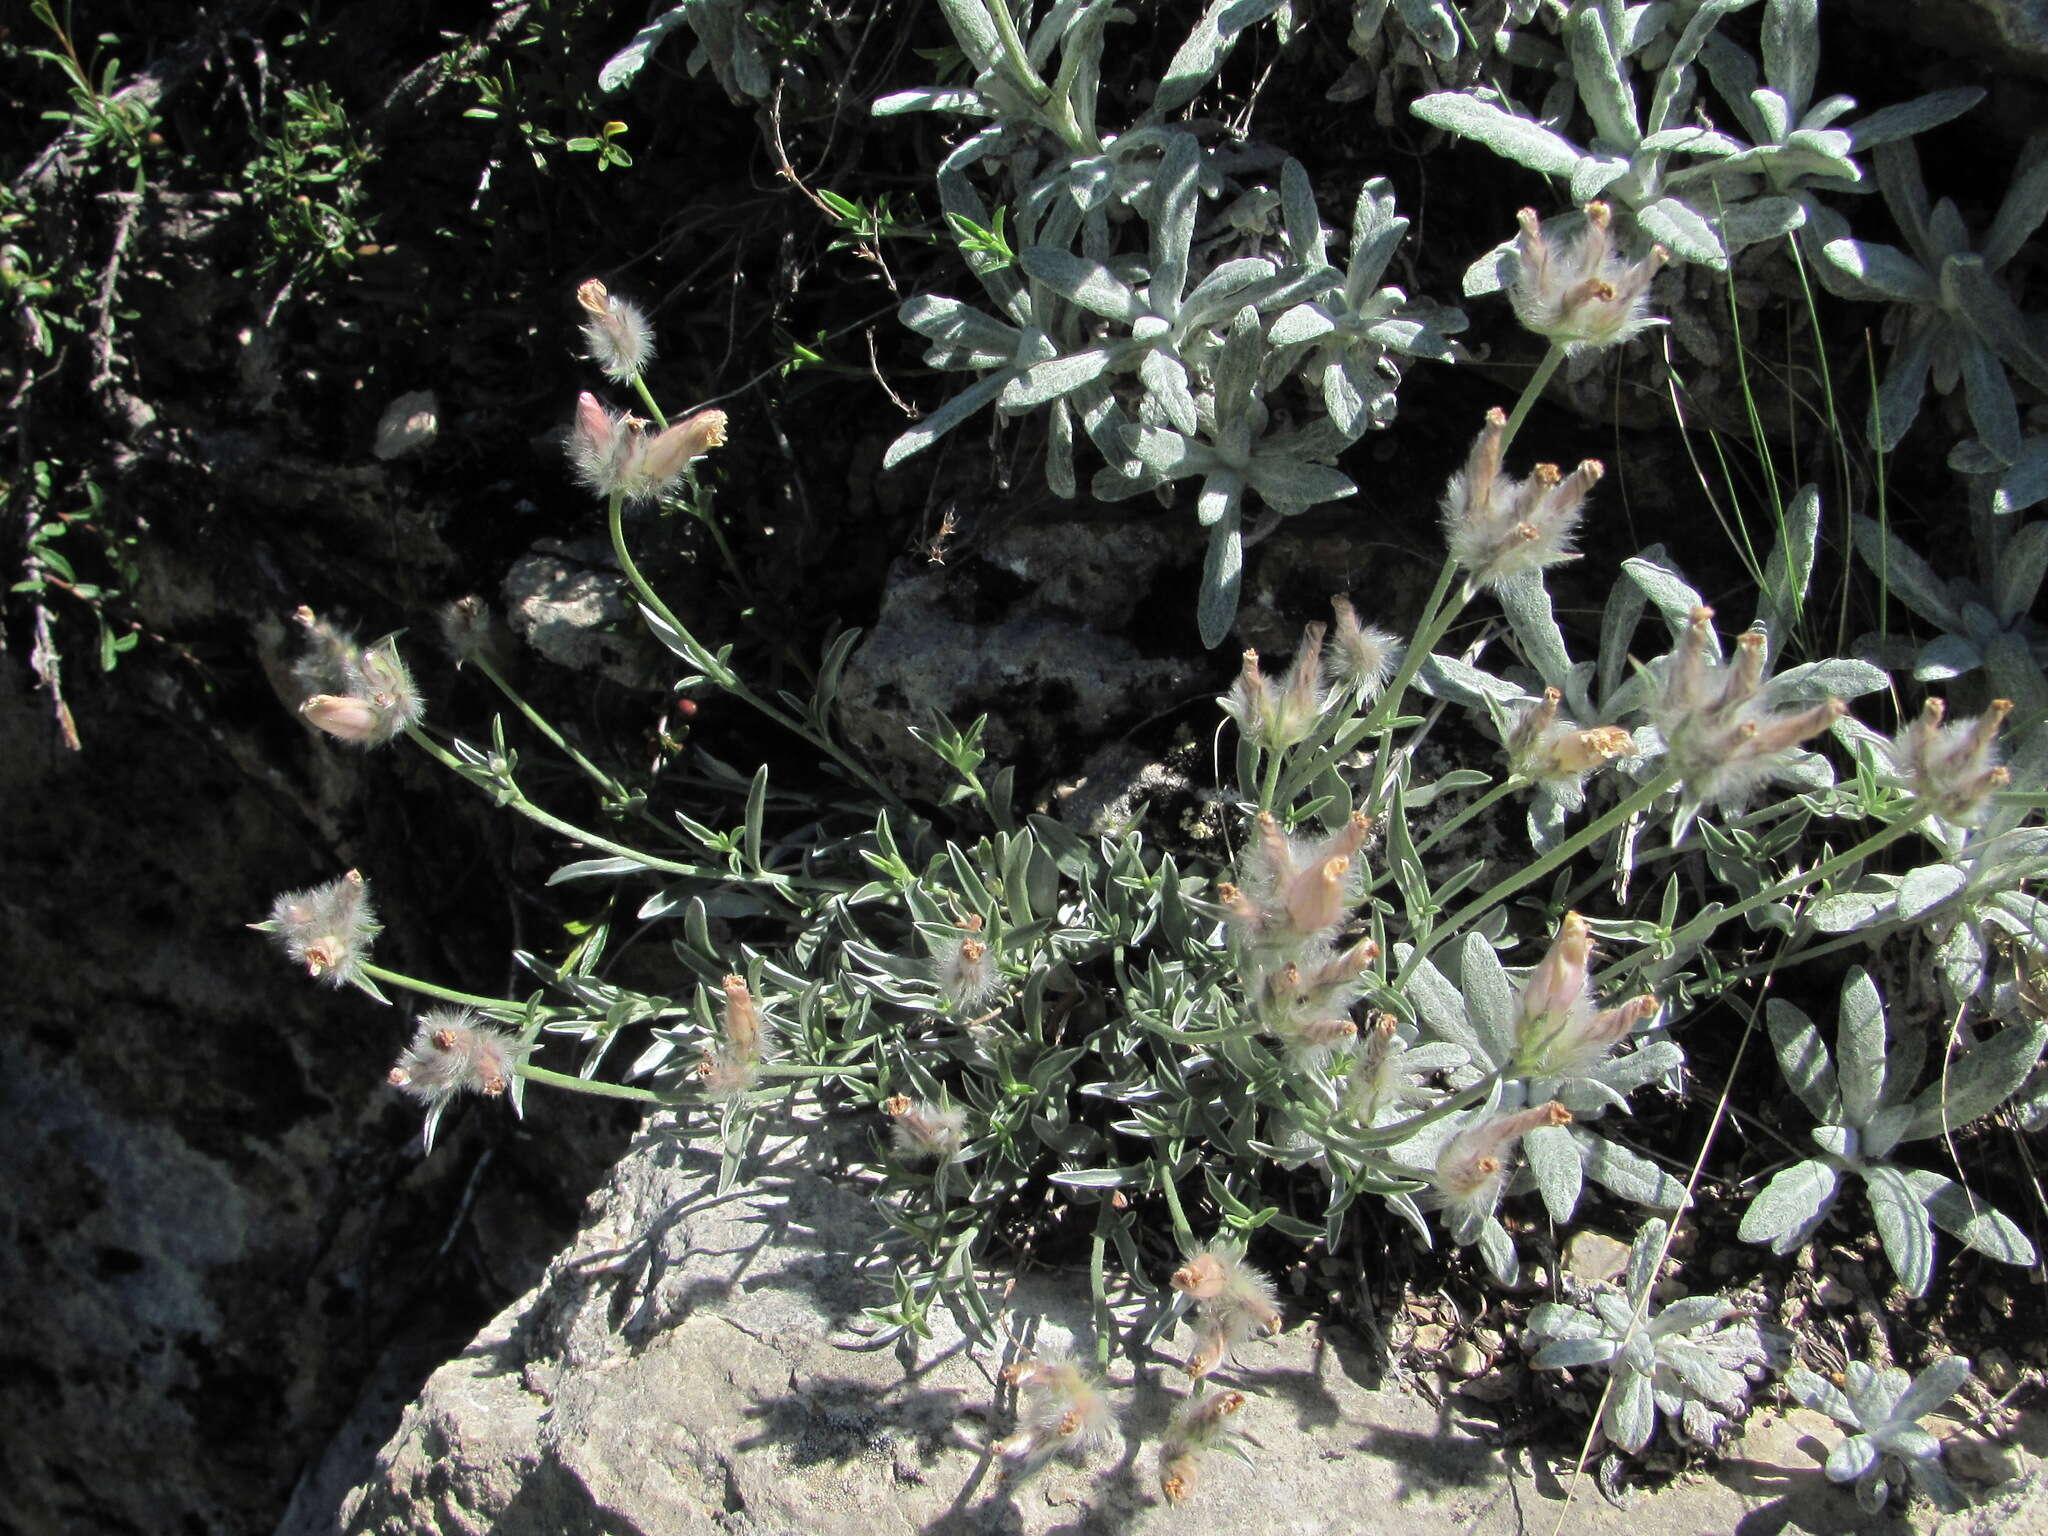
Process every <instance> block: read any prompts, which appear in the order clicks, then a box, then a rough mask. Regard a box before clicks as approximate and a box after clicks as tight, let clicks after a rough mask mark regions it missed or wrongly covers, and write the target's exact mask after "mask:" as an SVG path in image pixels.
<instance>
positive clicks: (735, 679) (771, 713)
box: [606, 492, 903, 810]
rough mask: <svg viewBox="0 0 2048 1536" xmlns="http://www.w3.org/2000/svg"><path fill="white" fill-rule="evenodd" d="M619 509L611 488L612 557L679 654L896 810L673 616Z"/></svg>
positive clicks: (887, 796) (871, 781)
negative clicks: (636, 553)
mask: <svg viewBox="0 0 2048 1536" xmlns="http://www.w3.org/2000/svg"><path fill="white" fill-rule="evenodd" d="M625 508H626V499H625V497H623V496H621V495H619V494H617V493H616V492H615V493H614V494H613V495H612V497H611V499H610V502H609V504H608V506H607V508H606V524H607V526H608V529H609V531H610V533H611V541H612V556H613V558H614V559H616V560H617V561H618V563H619V569H620V571H622V572H623V573H624V574H625V577H626V580H627V581H628V582H629V583H630V584H631V585H632V588H633V590H634V591H635V592H636V593H638V594H639V597H640V601H641V603H642V605H643V606H645V608H646V609H647V611H648V612H649V613H651V614H653V615H654V616H655V617H656V618H657V619H659V620H660V621H661V622H662V623H663V624H664V625H666V626H667V627H668V628H669V630H670V631H672V632H673V633H674V634H675V635H676V636H677V637H678V638H679V639H680V640H681V642H682V644H683V645H684V647H685V648H686V650H685V655H684V659H685V660H687V661H688V662H690V663H691V665H693V666H695V667H697V668H698V669H699V670H700V671H702V672H703V674H704V675H705V677H706V678H707V679H709V680H710V681H711V682H712V683H713V684H715V685H716V686H717V687H719V688H721V689H723V690H724V691H725V692H727V693H729V694H731V695H732V696H733V697H734V698H736V699H738V700H740V701H741V702H742V703H745V704H750V705H752V706H753V707H754V708H755V709H756V710H758V711H759V712H760V713H761V714H763V715H766V716H767V717H768V718H769V719H770V720H772V721H774V722H775V723H776V724H777V725H779V726H781V727H782V728H783V729H784V730H786V731H788V732H790V733H791V734H792V735H794V736H797V737H799V738H801V739H802V740H804V741H807V742H809V743H810V744H811V745H812V746H814V747H816V748H817V749H818V750H819V751H820V752H823V753H824V754H825V755H826V756H827V757H829V758H831V759H832V760H833V761H834V762H835V763H837V764H839V766H840V767H841V768H843V769H845V770H846V771H847V773H849V774H851V775H852V776H853V777H854V778H855V779H856V780H858V781H859V782H860V783H862V784H865V785H866V786H867V787H868V788H869V789H870V790H872V791H873V792H874V793H875V794H877V795H879V796H880V797H881V798H882V799H883V800H884V801H885V802H887V803H888V804H889V805H890V806H892V807H895V808H897V809H899V810H900V809H901V808H902V806H903V800H902V797H901V796H899V795H898V794H897V793H896V792H895V791H894V790H892V789H890V788H889V786H888V785H886V784H884V783H883V782H882V781H881V780H880V779H878V778H876V777H875V776H874V774H872V773H871V772H869V771H868V769H867V768H866V767H864V766H863V765H862V764H861V763H859V762H857V761H855V759H854V758H852V757H851V756H849V755H848V754H847V753H846V752H845V751H844V750H843V749H841V747H840V746H839V744H838V743H837V742H835V741H833V740H832V739H831V738H830V737H829V736H827V735H825V734H824V733H823V732H821V731H815V730H812V729H811V727H810V726H809V725H807V724H806V723H805V722H804V721H802V720H799V719H798V718H797V717H796V716H795V715H792V714H790V713H789V711H787V710H785V709H782V708H780V707H778V706H777V705H774V704H771V703H770V702H769V701H768V700H766V699H764V698H762V697H761V696H760V695H759V694H757V693H755V692H754V691H753V690H752V689H751V688H749V687H747V685H746V684H745V683H743V682H741V681H740V678H739V674H738V673H736V672H734V671H733V669H732V668H731V667H729V666H727V665H726V664H725V663H724V662H722V661H720V660H719V659H718V658H717V657H716V656H714V655H713V654H712V653H711V652H710V651H709V650H708V649H707V648H706V647H705V645H704V643H703V642H702V641H701V640H699V639H698V638H697V637H696V636H695V635H693V634H692V633H691V632H690V630H689V627H688V626H687V625H685V624H684V623H683V621H682V620H681V619H679V618H677V617H676V615H675V613H674V612H673V611H672V610H671V609H670V608H669V606H668V604H667V603H664V602H663V601H662V600H661V594H660V593H658V592H656V591H655V590H654V588H653V587H652V586H651V585H650V584H649V583H648V580H647V578H646V577H645V576H643V575H642V574H641V572H640V567H639V565H638V564H637V563H635V561H634V559H633V555H632V551H630V550H629V549H627V547H626V527H625Z"/></svg>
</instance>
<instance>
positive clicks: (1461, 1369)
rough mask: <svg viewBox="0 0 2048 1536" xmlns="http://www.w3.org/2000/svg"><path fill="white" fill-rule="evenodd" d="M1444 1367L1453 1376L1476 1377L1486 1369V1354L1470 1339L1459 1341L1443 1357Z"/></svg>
mask: <svg viewBox="0 0 2048 1536" xmlns="http://www.w3.org/2000/svg"><path fill="white" fill-rule="evenodd" d="M1444 1365H1445V1367H1446V1368H1447V1369H1448V1370H1449V1371H1450V1373H1451V1374H1452V1375H1453V1376H1466V1377H1470V1376H1477V1375H1478V1374H1479V1373H1480V1372H1482V1371H1484V1370H1485V1369H1486V1354H1485V1352H1484V1351H1483V1350H1481V1349H1480V1347H1479V1346H1478V1345H1477V1344H1474V1343H1473V1342H1472V1341H1471V1340H1470V1339H1460V1340H1458V1342H1457V1343H1455V1344H1453V1345H1452V1346H1451V1352H1450V1353H1449V1354H1448V1355H1446V1356H1445V1357H1444Z"/></svg>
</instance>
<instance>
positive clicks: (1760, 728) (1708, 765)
mask: <svg viewBox="0 0 2048 1536" xmlns="http://www.w3.org/2000/svg"><path fill="white" fill-rule="evenodd" d="M1713 619H1714V611H1713V610H1712V609H1711V608H1695V609H1694V610H1693V612H1692V619H1691V622H1690V623H1689V624H1688V625H1687V627H1686V632H1685V634H1684V635H1683V636H1682V637H1681V638H1680V640H1679V643H1678V649H1677V650H1676V651H1675V652H1673V654H1672V655H1671V656H1669V657H1667V658H1666V659H1665V662H1664V673H1663V680H1662V685H1661V687H1660V688H1659V691H1658V693H1657V694H1656V695H1655V696H1654V697H1653V699H1652V700H1651V704H1650V712H1651V715H1652V717H1653V718H1654V719H1655V720H1656V722H1657V729H1658V730H1659V731H1660V732H1661V733H1662V734H1663V737H1664V746H1665V751H1666V753H1667V754H1668V756H1669V761H1670V764H1671V766H1672V767H1673V768H1675V769H1676V770H1677V771H1678V772H1679V774H1680V775H1681V776H1682V777H1683V779H1684V781H1685V792H1686V794H1687V795H1688V796H1689V797H1690V798H1691V799H1693V800H1695V801H1698V802H1701V803H1711V804H1717V805H1721V806H1737V805H1740V804H1742V803H1743V802H1744V801H1745V800H1746V799H1747V798H1748V797H1749V795H1750V793H1751V792H1752V791H1754V790H1755V789H1756V788H1757V786H1759V785H1760V784H1762V783H1764V782H1765V781H1767V780H1769V779H1772V778H1776V777H1778V776H1780V775H1781V774H1783V773H1784V771H1785V769H1786V767H1787V765H1788V764H1789V762H1790V759H1791V755H1792V752H1793V749H1794V748H1796V747H1797V746H1798V745H1799V744H1800V743H1801V742H1802V741H1805V740H1806V739H1807V738H1808V737H1810V736H1815V735H1818V734H1819V733H1820V732H1822V731H1824V730H1826V729H1827V728H1828V727H1829V726H1831V725H1833V724H1834V723H1835V721H1837V720H1839V719H1841V718H1842V716H1843V715H1844V714H1846V713H1847V712H1848V711H1847V709H1846V708H1845V707H1844V706H1843V704H1842V702H1841V700H1839V699H1824V700H1822V701H1821V702H1820V703H1818V704H1815V705H1812V706H1810V707H1808V708H1806V709H1800V710H1791V711H1785V712H1780V711H1775V710H1773V709H1772V708H1771V707H1770V705H1769V704H1768V703H1767V702H1766V700H1765V698H1764V696H1763V683H1764V666H1765V661H1764V656H1765V650H1766V647H1767V644H1768V642H1767V641H1766V640H1765V638H1764V634H1763V632H1762V631H1761V630H1755V629H1752V630H1750V631H1749V632H1747V633H1746V634H1744V635H1743V636H1741V638H1739V639H1738V640H1737V641H1736V643H1735V656H1734V658H1733V659H1732V660H1730V661H1727V662H1722V661H1717V660H1715V658H1714V629H1713Z"/></svg>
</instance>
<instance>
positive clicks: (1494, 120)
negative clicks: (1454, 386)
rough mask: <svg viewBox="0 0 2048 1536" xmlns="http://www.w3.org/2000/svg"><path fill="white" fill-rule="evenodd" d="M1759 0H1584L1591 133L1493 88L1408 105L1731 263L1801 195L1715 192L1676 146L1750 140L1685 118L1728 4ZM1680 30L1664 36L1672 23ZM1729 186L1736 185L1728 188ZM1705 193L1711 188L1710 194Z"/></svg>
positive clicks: (1729, 150)
mask: <svg viewBox="0 0 2048 1536" xmlns="http://www.w3.org/2000/svg"><path fill="white" fill-rule="evenodd" d="M1754 3H1755V0H1706V3H1705V4H1703V5H1700V6H1699V7H1697V8H1696V9H1694V10H1692V11H1691V12H1690V13H1688V14H1685V15H1684V16H1683V19H1682V22H1681V20H1680V12H1679V8H1677V7H1659V6H1628V7H1624V6H1620V5H1609V4H1604V3H1597V0H1577V3H1576V4H1574V5H1573V6H1572V9H1571V13H1570V15H1569V17H1568V18H1567V20H1566V21H1565V37H1566V43H1567V48H1568V50H1569V53H1570V57H1571V65H1572V79H1573V82H1574V84H1575V86H1576V87H1577V91H1578V96H1579V102H1580V105H1581V107H1582V108H1583V111H1584V114H1585V117H1586V119H1587V122H1588V125H1589V128H1590V132H1589V133H1588V134H1587V135H1586V137H1585V140H1584V142H1583V143H1580V142H1576V141H1574V140H1573V139H1571V138H1569V137H1567V136H1566V134H1564V133H1562V132H1559V131H1557V130H1556V129H1553V128H1551V127H1548V126H1546V125H1544V124H1543V123H1541V122H1539V121H1537V120H1536V119H1535V118H1533V117H1531V116H1529V115H1528V114H1526V113H1525V112H1523V111H1522V110H1520V109H1519V108H1518V107H1517V106H1516V105H1515V103H1513V102H1512V101H1510V100H1505V99H1503V98H1501V97H1500V96H1499V95H1498V93H1496V92H1494V91H1492V90H1491V89H1490V88H1486V89H1480V88H1475V89H1473V90H1470V91H1447V92H1441V93H1439V94H1436V95H1432V96H1424V97H1422V98H1421V99H1420V100H1418V101H1416V102H1414V103H1413V104H1412V106H1411V108H1410V110H1412V111H1413V112H1414V113H1415V115H1416V116H1417V117H1419V118H1421V119H1422V120H1423V121H1424V122H1426V123H1428V124H1430V125H1431V126H1432V127H1436V128H1442V129H1445V130H1446V131H1448V132H1451V133H1455V134H1457V135H1459V136H1460V137H1462V138H1469V139H1472V140H1474V141H1476V142H1477V143H1480V144H1483V145H1485V146H1486V147H1487V148H1488V149H1490V150H1492V151H1493V152H1494V153H1495V154H1497V155H1500V156H1502V157H1503V158H1505V159H1509V160H1512V161H1514V162H1515V163H1516V164H1518V165H1523V166H1527V167H1528V168H1529V169H1530V170H1532V171H1537V172H1540V173H1541V174H1543V175H1546V176H1553V177H1560V178H1563V179H1564V180H1565V182H1566V183H1567V185H1568V186H1569V189H1570V197H1571V200H1572V202H1573V203H1575V204H1585V203H1588V202H1592V201H1593V200H1595V199H1597V198H1604V199H1606V200H1607V201H1608V202H1609V203H1612V204H1614V205H1616V206H1618V207H1620V208H1622V209H1625V210H1626V211H1627V213H1628V214H1629V215H1630V222H1631V223H1632V225H1634V226H1635V228H1636V229H1639V230H1640V231H1641V238H1642V239H1643V240H1645V241H1655V242H1656V243H1658V244H1660V245H1662V246H1663V247H1665V249H1667V250H1668V251H1670V252H1671V254H1672V255H1673V257H1675V258H1676V259H1677V260H1679V261H1684V262H1698V263H1702V264H1704V265H1706V266H1709V267H1714V268H1720V267H1722V266H1725V265H1726V263H1727V260H1728V255H1729V252H1730V251H1732V250H1740V249H1741V248H1742V247H1743V246H1746V245H1750V244H1754V243H1755V242H1757V241H1759V240H1765V239H1771V238H1774V237H1776V236H1778V235H1781V234H1784V233H1785V232H1786V231H1787V230H1789V229H1791V228H1792V227H1794V225H1795V224H1796V223H1797V222H1798V212H1799V210H1798V205H1797V204H1796V203H1795V202H1793V200H1792V199H1790V198H1787V197H1783V196H1778V195H1775V194H1771V195H1762V196H1757V197H1752V198H1748V199H1744V200H1739V201H1738V200H1731V199H1729V198H1725V197H1724V198H1720V199H1716V198H1715V197H1714V196H1713V195H1712V194H1711V192H1710V191H1709V190H1708V189H1707V188H1705V187H1704V186H1703V185H1702V184H1701V183H1700V182H1698V181H1697V180H1695V181H1694V182H1693V183H1692V185H1691V187H1690V188H1687V187H1686V186H1685V184H1684V183H1681V182H1677V181H1676V180H1675V177H1676V173H1677V170H1678V168H1679V165H1680V163H1681V162H1680V161H1679V158H1678V157H1685V159H1686V160H1689V161H1693V162H1700V161H1706V162H1711V161H1715V160H1722V159H1726V158H1729V157H1732V156H1737V155H1741V154H1743V153H1744V152H1745V151H1746V150H1748V149H1749V147H1750V146H1747V145H1745V144H1743V143H1742V142H1741V141H1740V140H1738V139H1735V138H1732V137H1730V136H1729V135H1727V134H1725V133H1721V132H1718V131H1716V130H1713V129H1709V128H1703V127H1701V126H1699V125H1698V124H1697V123H1693V122H1690V121H1688V119H1687V113H1688V111H1689V109H1690V108H1691V105H1692V102H1693V98H1694V94H1695V91H1696V77H1695V71H1694V68H1693V61H1694V59H1695V57H1696V56H1697V55H1698V53H1699V51H1700V48H1701V47H1702V45H1703V44H1704V43H1705V42H1706V39H1707V38H1708V37H1709V36H1710V35H1711V34H1712V32H1713V30H1714V28H1715V27H1716V26H1717V25H1719V23H1720V21H1721V19H1722V18H1723V17H1724V16H1726V15H1727V14H1728V13H1729V12H1731V11H1735V10H1740V9H1742V8H1743V7H1744V6H1746V5H1750V4H1754ZM1673 26H1676V27H1677V36H1676V38H1675V40H1672V41H1670V42H1669V44H1668V46H1659V47H1658V48H1657V49H1656V56H1657V57H1658V58H1659V60H1660V62H1659V63H1658V64H1657V65H1656V67H1655V68H1654V69H1653V68H1649V67H1646V66H1644V61H1643V56H1644V55H1645V54H1646V51H1648V50H1650V49H1651V46H1652V44H1661V43H1662V42H1663V34H1664V31H1665V29H1666V28H1667V27H1673ZM1731 190H1732V188H1731ZM1703 193H1704V194H1705V195H1704V196H1703ZM1510 254H1511V253H1510V251H1509V248H1508V247H1506V246H1503V247H1500V248H1498V249H1496V250H1495V251H1493V252H1492V253H1490V254H1489V255H1487V256H1485V257H1482V258H1481V259H1480V260H1479V261H1478V262H1477V263H1475V264H1474V265H1473V267H1472V268H1471V269H1470V270H1469V271H1468V272H1467V273H1466V274H1465V293H1466V295H1467V296H1468V297H1471V296H1475V295H1478V294H1482V293H1491V292H1493V291H1495V290H1496V289H1498V288H1500V287H1502V286H1503V285H1504V284H1505V283H1506V282H1507V281H1508V280H1509V276H1510V273H1511V264H1510Z"/></svg>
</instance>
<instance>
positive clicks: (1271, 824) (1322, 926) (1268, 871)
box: [1241, 813, 1372, 944]
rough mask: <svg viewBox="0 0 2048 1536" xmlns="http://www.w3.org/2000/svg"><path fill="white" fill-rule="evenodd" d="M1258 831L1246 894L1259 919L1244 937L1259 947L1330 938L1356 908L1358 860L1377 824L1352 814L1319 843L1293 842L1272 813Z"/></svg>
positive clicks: (1247, 855)
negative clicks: (1347, 913)
mask: <svg viewBox="0 0 2048 1536" xmlns="http://www.w3.org/2000/svg"><path fill="white" fill-rule="evenodd" d="M1255 827H1256V831H1257V834H1258V836H1257V840H1256V841H1255V842H1254V843H1253V845H1252V846H1251V847H1250V848H1249V849H1247V850H1246V852H1245V856H1244V865H1245V868H1244V884H1245V890H1244V891H1243V892H1242V893H1241V894H1242V895H1243V896H1244V897H1245V899H1246V900H1247V902H1248V903H1249V905H1250V906H1251V908H1252V909H1253V910H1254V912H1255V913H1256V917H1255V919H1254V920H1253V921H1251V922H1250V923H1248V924H1246V925H1245V930H1246V931H1245V936H1246V937H1247V938H1249V939H1250V940H1252V941H1253V942H1255V943H1260V944H1296V943H1301V942H1306V941H1308V940H1311V939H1315V938H1318V937H1321V936H1323V935H1325V934H1326V933H1327V931H1328V930H1329V929H1331V928H1333V927H1335V926H1336V925H1337V924H1338V923H1339V922H1340V921H1342V919H1343V917H1344V915H1345V913H1346V912H1348V911H1349V910H1350V908H1351V907H1352V906H1354V905H1356V903H1357V900H1358V888H1359V878H1358V875H1359V871H1358V865H1357V859H1356V855H1357V854H1358V851H1359V850H1360V849H1361V848H1363V847H1364V846H1365V842H1366V839H1367V838H1368V837H1369V836H1371V834H1372V819H1371V818H1370V817H1368V816H1365V815H1363V814H1362V813H1353V815H1352V816H1351V817H1350V819H1349V820H1348V821H1346V822H1345V824H1344V825H1343V826H1342V827H1340V828H1338V829H1337V831H1335V832H1333V833H1331V834H1330V835H1329V836H1328V837H1326V838H1323V839H1322V840H1320V841H1319V842H1308V841H1304V840H1302V839H1298V838H1292V837H1289V836H1288V835H1287V834H1286V833H1285V832H1283V831H1281V830H1280V823H1279V822H1278V821H1276V820H1275V819H1274V818H1273V817H1272V815H1271V814H1270V813H1262V814H1261V815H1260V816H1259V818H1258V821H1257V823H1256V824H1255Z"/></svg>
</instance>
